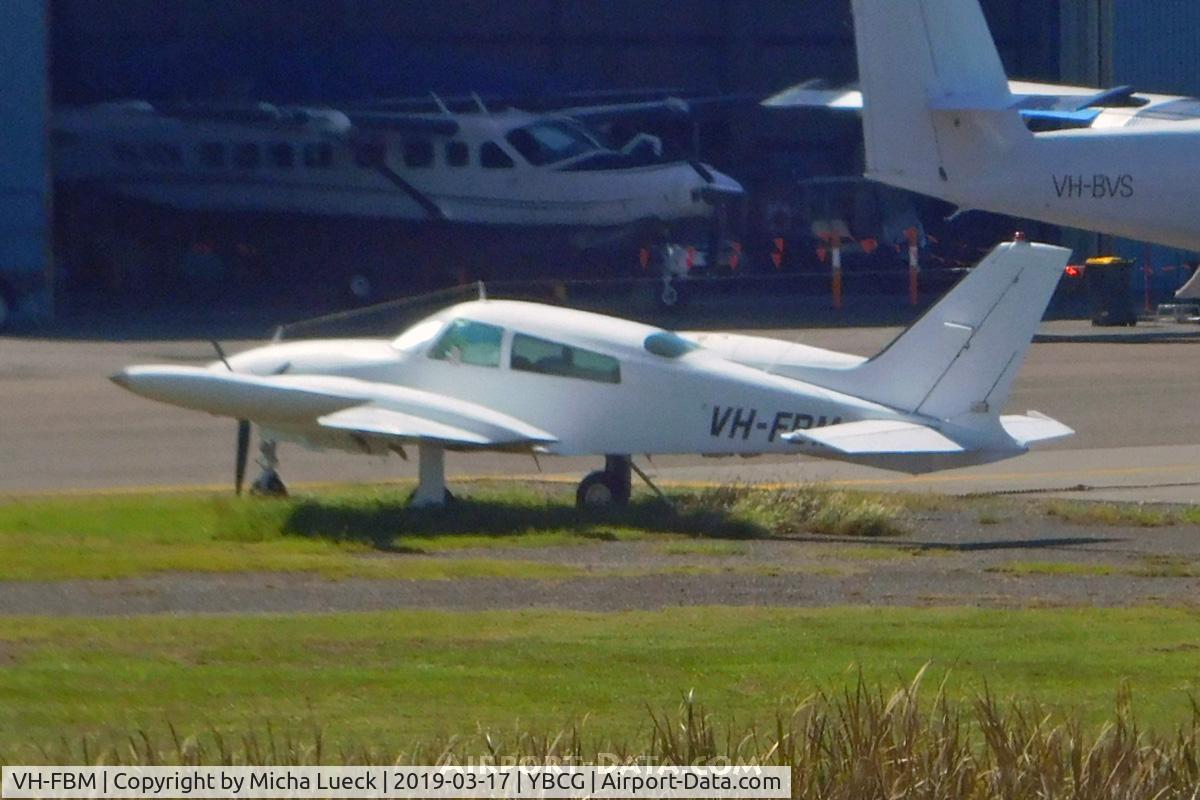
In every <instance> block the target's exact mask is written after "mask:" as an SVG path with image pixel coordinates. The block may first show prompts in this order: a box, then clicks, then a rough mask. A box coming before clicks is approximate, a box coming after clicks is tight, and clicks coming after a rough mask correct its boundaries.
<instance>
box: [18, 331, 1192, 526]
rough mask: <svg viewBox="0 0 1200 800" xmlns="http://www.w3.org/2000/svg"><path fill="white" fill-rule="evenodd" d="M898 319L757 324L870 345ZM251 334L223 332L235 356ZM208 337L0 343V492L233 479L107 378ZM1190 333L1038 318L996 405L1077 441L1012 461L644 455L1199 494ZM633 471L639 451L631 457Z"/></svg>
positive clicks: (686, 466) (319, 462)
mask: <svg viewBox="0 0 1200 800" xmlns="http://www.w3.org/2000/svg"><path fill="white" fill-rule="evenodd" d="M898 332H899V329H898V328H887V327H872V328H821V329H790V330H779V331H765V332H764V331H755V333H756V334H759V335H774V336H779V337H781V338H787V339H794V340H797V341H802V342H805V343H808V344H812V345H816V346H820V347H829V348H832V349H836V350H842V351H846V352H851V353H857V354H861V355H871V354H872V353H874V352H876V351H877V350H879V349H880V348H881V347H883V346H884V345H885V344H886V343H887V342H888V341H890V340H891V339H892V338H893V337H894V336H895V335H896V334H897V333H898ZM250 344H253V342H249V341H244V342H227V343H226V347H227V348H228V349H229V350H230V351H236V350H238V349H240V348H241V347H244V346H249V345H250ZM211 358H212V347H211V345H210V344H208V343H207V342H205V341H198V340H187V339H162V340H153V339H151V340H138V341H125V342H122V341H90V340H87V339H77V338H68V339H39V338H31V337H9V338H0V493H2V494H8V495H20V494H30V493H42V492H109V491H139V490H145V489H153V488H184V487H187V488H191V487H201V486H212V487H223V486H231V484H232V475H233V459H234V436H235V431H234V423H233V422H232V421H230V420H223V419H216V418H211V417H207V416H204V415H200V414H196V413H192V412H187V411H183V410H178V409H173V408H170V407H167V406H163V405H159V404H155V403H152V402H149V401H146V400H142V399H140V398H138V397H135V396H134V395H131V394H129V393H127V392H125V391H123V390H121V389H119V388H118V387H116V386H114V385H113V384H111V383H110V382H109V381H108V380H107V377H108V376H109V375H110V374H112V373H114V372H115V371H117V370H118V369H119V368H121V367H123V366H125V365H128V364H132V363H148V362H157V363H162V362H166V363H199V362H204V361H208V360H211ZM1198 361H1200V327H1197V326H1195V325H1173V324H1163V325H1145V324H1143V325H1141V326H1139V327H1138V328H1137V329H1122V330H1119V331H1115V330H1108V331H1105V330H1099V329H1093V328H1091V327H1090V325H1089V324H1088V323H1086V322H1050V323H1046V324H1045V325H1044V326H1043V330H1042V335H1041V336H1040V337H1039V340H1038V341H1037V342H1036V343H1035V344H1034V346H1033V348H1032V350H1031V352H1030V356H1029V359H1028V361H1027V362H1026V364H1025V367H1024V368H1023V370H1022V371H1021V373H1020V375H1019V377H1018V380H1017V384H1016V388H1015V391H1014V395H1013V398H1012V400H1011V402H1010V404H1009V408H1008V409H1007V410H1009V411H1011V412H1024V411H1026V410H1028V409H1035V410H1038V411H1041V412H1043V413H1046V414H1049V415H1051V416H1053V417H1055V418H1056V419H1059V420H1062V421H1063V422H1065V423H1067V424H1069V425H1071V426H1072V427H1074V428H1075V429H1076V431H1077V435H1076V436H1074V437H1072V438H1070V439H1067V440H1063V441H1060V442H1055V443H1051V444H1048V445H1046V446H1044V447H1042V448H1039V449H1038V450H1037V451H1035V452H1033V453H1030V454H1028V455H1025V456H1022V457H1020V458H1017V459H1013V460H1009V461H1005V462H1001V463H999V464H993V465H989V466H984V467H973V468H970V469H964V470H954V471H950V472H944V473H936V474H933V475H928V476H922V477H917V478H913V477H909V476H906V475H899V474H895V473H888V472H884V471H880V470H875V469H870V468H865V467H857V466H853V465H848V464H842V463H837V462H829V461H817V460H812V459H807V458H802V457H799V456H797V457H795V458H760V459H722V460H710V459H703V458H699V457H691V456H674V457H661V458H655V459H653V462H652V464H650V465H647V466H648V467H649V468H648V472H650V474H651V475H652V476H654V477H655V478H657V479H658V480H661V481H664V482H681V483H690V482H705V483H707V482H734V481H741V482H756V483H792V482H798V481H821V482H825V483H834V484H848V485H853V486H861V487H867V488H876V489H881V490H906V491H933V492H945V493H953V494H971V493H991V492H1014V493H1016V492H1031V493H1053V494H1068V495H1073V496H1080V497H1087V498H1095V499H1117V500H1134V501H1147V502H1174V503H1193V502H1198V501H1200V427H1198V426H1197V424H1196V420H1197V415H1196V413H1195V412H1194V410H1193V409H1194V405H1195V398H1196V397H1197V393H1198V391H1200V373H1198V371H1197V369H1196V364H1197V363H1198ZM280 450H281V453H280V454H281V458H282V461H283V464H282V470H281V471H282V474H283V477H284V479H285V480H286V481H288V483H289V484H291V485H292V486H293V487H294V488H297V487H301V486H304V485H307V484H313V483H330V482H335V483H336V482H350V481H387V480H394V479H399V478H411V477H413V476H415V470H416V466H415V464H414V463H412V462H407V463H406V462H403V461H401V460H399V459H398V458H394V457H393V458H390V459H375V458H367V457H362V456H354V455H349V454H340V453H314V452H308V451H305V450H303V449H301V448H299V447H295V446H290V445H285V446H282V447H281V448H280ZM639 463H642V464H643V465H646V462H645V461H644V460H642V461H640V462H639ZM599 465H600V460H599V459H577V458H576V459H560V458H542V459H541V464H540V467H539V465H537V464H535V463H534V461H533V460H532V459H531V458H528V457H524V456H505V455H495V454H476V455H459V454H451V455H450V456H449V457H448V460H447V471H448V475H449V477H450V480H451V482H453V480H454V479H455V478H459V479H462V478H464V477H470V476H497V475H507V476H516V477H517V478H521V477H525V476H530V477H534V476H536V477H538V478H542V479H546V478H553V479H557V480H564V481H566V480H571V481H574V480H578V479H579V478H580V477H582V475H583V474H584V473H586V472H587V471H589V470H591V469H595V468H597V467H598V466H599Z"/></svg>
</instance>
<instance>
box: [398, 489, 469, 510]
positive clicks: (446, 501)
mask: <svg viewBox="0 0 1200 800" xmlns="http://www.w3.org/2000/svg"><path fill="white" fill-rule="evenodd" d="M416 497H417V490H416V489H413V490H412V491H411V492H409V493H408V499H407V500H406V501H405V502H406V503H408V504H410V505H411V504H412V501H413V500H415V499H416ZM457 500H458V498H457V497H455V496H454V495H453V494H451V492H450V490H449V489H445V490H443V491H442V505H446V506H448V505H450V504H451V503H454V502H455V501H457ZM418 507H419V506H418ZM433 508H437V506H433Z"/></svg>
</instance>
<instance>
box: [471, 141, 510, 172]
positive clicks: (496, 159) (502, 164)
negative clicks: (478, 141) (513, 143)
mask: <svg viewBox="0 0 1200 800" xmlns="http://www.w3.org/2000/svg"><path fill="white" fill-rule="evenodd" d="M479 165H480V166H481V167H484V168H485V169H508V168H510V167H512V166H513V160H512V158H510V157H509V155H508V153H506V152H504V151H503V150H501V149H500V145H498V144H496V143H495V142H484V143H483V145H482V146H481V147H480V148H479Z"/></svg>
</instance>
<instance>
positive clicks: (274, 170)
mask: <svg viewBox="0 0 1200 800" xmlns="http://www.w3.org/2000/svg"><path fill="white" fill-rule="evenodd" d="M437 105H438V108H437V109H436V110H434V111H421V112H417V111H403V110H388V109H372V108H367V109H363V110H354V109H346V110H342V109H338V108H308V107H287V106H274V105H270V104H265V103H260V104H255V105H250V106H219V105H192V106H182V107H177V108H164V109H158V108H155V107H154V106H152V105H150V104H149V103H146V102H142V101H128V102H116V103H102V104H98V105H92V106H82V107H68V108H60V109H58V110H56V112H55V114H54V121H53V136H52V140H53V143H54V148H53V149H54V167H55V179H56V181H58V182H59V183H61V184H65V185H68V186H71V185H77V186H89V187H94V188H98V189H101V190H105V191H108V192H110V193H113V194H116V195H120V196H124V197H129V198H134V199H137V200H142V201H146V202H149V203H152V204H156V205H160V206H165V207H169V208H174V209H181V210H185V211H222V212H259V213H276V214H278V213H285V214H308V215H320V216H332V217H356V218H366V219H375V220H391V221H398V222H416V223H423V224H427V223H440V224H446V225H478V226H506V227H513V228H520V229H527V228H542V227H550V228H565V229H589V230H591V229H619V228H632V227H636V226H643V227H644V226H645V225H646V223H647V222H648V221H653V222H655V223H660V224H667V225H670V224H673V223H679V222H682V221H685V220H696V219H707V218H709V217H710V216H712V214H713V209H714V207H715V206H716V205H718V204H720V203H721V202H722V201H724V200H726V199H728V198H737V197H740V196H741V194H742V187H741V185H740V184H739V183H738V182H737V181H736V180H734V179H733V178H731V177H729V176H728V175H724V174H722V173H720V172H718V171H717V170H715V169H713V168H712V167H711V166H708V165H706V164H703V163H700V162H699V161H695V160H687V159H683V158H676V159H670V158H665V157H664V155H663V148H662V142H661V140H659V139H657V138H656V137H654V136H651V135H649V134H638V135H635V136H633V137H632V138H631V139H630V140H629V141H628V142H627V143H625V144H624V145H623V146H622V147H620V148H613V147H609V146H607V145H606V144H604V143H602V142H601V140H600V138H598V136H597V135H596V134H595V133H594V132H593V130H592V129H590V128H589V127H587V125H586V124H585V123H588V122H594V123H599V122H601V121H605V120H609V121H611V120H612V119H614V118H619V117H622V116H626V117H629V118H636V117H637V116H638V115H645V114H650V113H659V114H667V115H672V114H674V115H679V116H684V117H686V115H687V114H688V113H689V106H688V104H687V103H686V102H685V101H683V100H663V101H646V102H635V103H623V104H610V105H597V106H588V107H573V108H565V109H561V110H559V111H554V112H549V113H531V112H526V111H520V110H516V109H505V110H496V111H491V110H489V109H488V108H487V107H486V106H485V105H484V104H483V102H482V101H479V103H478V106H477V107H476V108H475V109H472V110H469V111H451V110H450V108H449V107H448V106H447V105H445V104H444V103H441V102H440V101H438V103H437Z"/></svg>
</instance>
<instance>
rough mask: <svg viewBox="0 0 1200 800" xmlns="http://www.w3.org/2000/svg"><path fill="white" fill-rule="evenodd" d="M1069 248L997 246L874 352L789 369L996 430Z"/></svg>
mask: <svg viewBox="0 0 1200 800" xmlns="http://www.w3.org/2000/svg"><path fill="white" fill-rule="evenodd" d="M1070 255H1071V251H1070V250H1066V249H1064V248H1061V247H1052V246H1050V245H1043V244H1030V243H1028V242H1024V241H1018V242H1012V243H1009V244H1002V245H1000V246H999V247H997V248H996V249H995V250H993V251H992V252H991V254H990V255H988V257H987V258H985V259H984V260H983V261H982V262H980V264H979V265H978V266H977V267H975V269H973V270H972V271H971V272H970V273H969V274H968V275H967V276H966V277H965V278H963V279H962V280H961V281H960V282H959V283H958V285H957V286H955V287H954V288H953V289H952V290H951V291H950V292H949V293H948V294H947V295H946V296H945V297H943V298H942V299H941V301H940V302H938V303H937V304H936V305H935V306H933V308H931V309H929V311H928V312H926V314H925V315H924V316H923V317H921V318H920V319H919V320H917V322H916V323H914V324H913V325H912V326H911V327H910V328H909V329H908V330H907V331H905V332H904V333H903V334H901V335H900V337H899V338H897V339H896V340H895V341H894V342H892V343H891V344H890V345H889V346H888V347H887V348H886V349H885V350H884V351H883V352H881V353H880V354H879V355H877V356H875V357H874V358H872V359H870V360H868V361H866V362H865V363H863V364H861V365H859V366H856V367H850V368H843V369H837V368H825V369H819V368H813V369H809V370H805V371H804V373H805V374H803V375H796V376H795V377H801V378H802V379H804V380H809V381H812V382H814V383H817V384H820V385H822V386H826V387H828V388H830V389H834V390H835V391H840V392H844V393H846V394H852V395H855V396H857V397H862V398H865V399H867V400H871V401H873V402H876V403H880V404H882V405H886V406H889V407H891V408H895V409H897V410H900V411H905V412H909V413H912V414H920V415H922V416H925V417H929V418H931V419H938V420H945V421H951V422H953V423H955V424H957V425H960V426H963V427H968V428H974V429H977V430H983V429H985V428H986V429H996V428H997V427H998V422H999V412H1000V410H1001V409H1002V407H1003V406H1004V404H1005V402H1007V400H1008V395H1009V392H1010V390H1011V389H1012V383H1013V378H1014V377H1015V376H1016V373H1017V370H1018V369H1019V368H1020V366H1021V362H1022V361H1023V360H1024V358H1025V353H1026V352H1027V351H1028V349H1029V345H1030V343H1031V341H1032V339H1033V335H1034V333H1035V332H1036V331H1037V326H1038V323H1039V322H1041V319H1042V315H1043V314H1044V313H1045V311H1046V306H1047V305H1048V304H1049V302H1050V296H1051V295H1052V294H1053V293H1054V288H1055V287H1056V286H1057V285H1058V281H1059V279H1060V277H1061V276H1062V273H1063V268H1064V267H1065V266H1066V264H1067V260H1068V258H1069V257H1070ZM1035 427H1036V426H1030V428H1029V430H1030V433H1031V434H1033V433H1035V431H1034V428H1035ZM1038 432H1040V431H1038ZM1033 438H1038V437H1037V436H1034V437H1033ZM1041 438H1045V437H1041Z"/></svg>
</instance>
